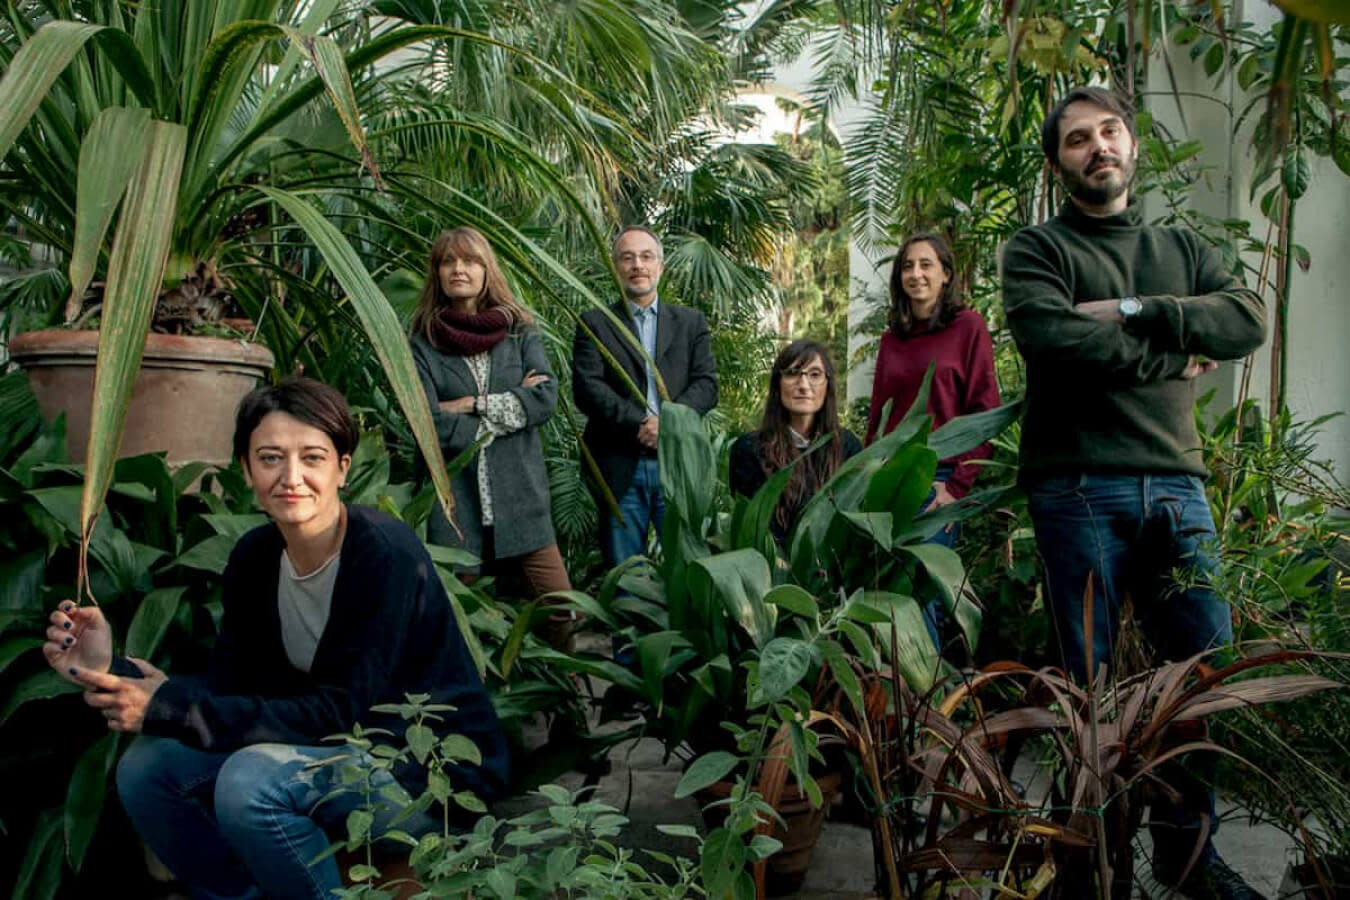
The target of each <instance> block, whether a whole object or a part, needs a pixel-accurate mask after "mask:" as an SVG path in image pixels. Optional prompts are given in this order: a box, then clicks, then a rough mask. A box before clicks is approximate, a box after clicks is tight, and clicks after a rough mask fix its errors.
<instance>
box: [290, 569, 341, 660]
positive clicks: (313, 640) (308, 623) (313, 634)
mask: <svg viewBox="0 0 1350 900" xmlns="http://www.w3.org/2000/svg"><path fill="white" fill-rule="evenodd" d="M339 556H340V554H339V553H334V554H333V555H332V556H331V557H329V558H328V560H327V561H326V562H324V564H323V565H321V566H319V568H317V569H315V570H314V571H313V572H310V573H309V574H308V575H297V574H296V573H295V566H294V565H292V564H291V558H290V557H289V556H287V555H286V551H285V550H282V551H281V578H280V580H279V581H278V582H277V612H278V613H279V614H280V615H281V643H282V644H283V645H285V647H286V658H287V659H289V660H290V661H291V665H293V666H295V667H296V668H297V669H299V670H300V671H302V672H308V671H309V667H310V665H311V664H312V663H313V662H314V651H315V650H317V649H318V647H319V638H321V637H323V629H324V627H325V626H326V625H327V624H328V611H329V609H331V608H332V605H333V585H334V584H336V583H337V573H338V562H339V559H338V557H339Z"/></svg>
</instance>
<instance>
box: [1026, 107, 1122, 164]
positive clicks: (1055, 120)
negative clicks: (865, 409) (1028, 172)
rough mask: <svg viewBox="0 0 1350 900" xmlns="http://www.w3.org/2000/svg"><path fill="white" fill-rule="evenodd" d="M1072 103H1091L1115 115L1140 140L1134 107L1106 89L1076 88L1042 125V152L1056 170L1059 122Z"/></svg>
mask: <svg viewBox="0 0 1350 900" xmlns="http://www.w3.org/2000/svg"><path fill="white" fill-rule="evenodd" d="M1070 103H1090V104H1092V105H1093V106H1096V107H1098V108H1100V109H1104V110H1106V111H1107V112H1112V113H1115V114H1116V115H1118V116H1120V120H1121V121H1122V122H1124V123H1125V127H1126V128H1128V129H1129V130H1130V137H1132V138H1134V139H1135V140H1136V141H1137V140H1139V132H1138V131H1137V130H1136V129H1135V125H1134V107H1132V106H1131V105H1130V104H1129V102H1128V101H1126V99H1125V98H1124V97H1122V96H1120V94H1117V93H1116V92H1115V91H1112V90H1108V89H1106V88H1100V87H1076V88H1074V89H1073V90H1071V91H1069V92H1068V93H1067V94H1065V95H1064V96H1063V97H1061V98H1060V99H1059V102H1058V103H1056V104H1055V105H1054V107H1053V108H1051V110H1050V112H1049V113H1047V114H1046V116H1045V121H1044V122H1042V123H1041V150H1042V152H1044V153H1045V158H1046V159H1047V160H1049V161H1050V165H1052V166H1055V167H1056V168H1058V166H1059V120H1060V119H1062V118H1063V117H1064V110H1065V109H1067V108H1068V106H1069V104H1070Z"/></svg>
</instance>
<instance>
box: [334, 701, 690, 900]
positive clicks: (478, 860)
mask: <svg viewBox="0 0 1350 900" xmlns="http://www.w3.org/2000/svg"><path fill="white" fill-rule="evenodd" d="M442 709H443V707H437V706H435V705H433V704H428V703H426V697H425V696H422V697H418V696H412V695H410V696H409V697H408V698H407V702H406V703H401V704H392V705H390V706H387V707H377V709H376V711H377V712H390V713H397V714H398V715H400V716H402V717H403V718H404V719H405V720H406V721H408V722H409V723H411V724H410V725H409V727H408V729H407V731H406V732H405V739H406V745H405V746H403V747H388V748H387V749H388V751H389V752H386V753H379V754H376V753H373V752H371V743H370V741H369V740H368V739H367V738H365V737H364V733H363V732H362V730H361V728H360V726H357V727H356V728H355V729H354V730H353V732H352V733H351V734H347V735H340V736H339V737H338V739H341V740H343V741H344V742H345V743H346V745H347V748H348V753H347V754H345V755H344V757H343V758H344V760H345V762H344V764H343V765H342V766H341V769H340V771H341V781H342V784H341V785H340V786H339V787H337V788H335V790H334V794H340V793H351V792H356V793H360V794H361V795H362V799H363V804H362V807H361V808H359V809H357V810H355V811H353V812H352V813H351V814H350V815H349V817H348V821H347V839H346V840H345V841H339V842H338V843H336V844H334V845H333V847H332V848H331V849H330V851H329V852H330V853H331V852H336V851H337V850H340V849H346V850H348V851H352V852H356V853H357V854H359V856H360V857H361V858H363V861H362V862H359V863H356V864H354V865H352V866H351V867H350V868H349V869H348V870H347V872H346V873H345V874H346V875H347V877H348V879H349V880H350V882H351V884H352V886H351V887H349V888H344V889H343V890H341V891H339V892H338V894H337V896H339V897H341V898H345V900H362V898H367V900H375V898H388V897H390V896H392V891H393V889H395V888H397V887H398V885H397V884H392V885H385V884H384V883H383V880H382V879H381V874H380V869H379V863H378V862H377V860H376V857H375V845H376V843H377V842H382V843H381V846H390V845H391V844H402V845H403V846H404V847H406V848H408V850H409V853H408V855H407V859H408V862H409V863H410V864H411V866H412V868H413V870H414V872H415V873H416V876H417V878H418V880H419V881H420V882H421V884H422V885H423V886H424V888H425V892H424V893H421V894H419V896H423V897H463V896H468V895H472V896H474V897H497V898H501V900H512V898H516V897H521V898H549V897H556V896H569V897H584V898H592V900H609V898H613V900H627V898H650V900H675V898H680V897H697V896H700V895H701V893H702V892H701V891H700V890H699V889H698V886H697V884H698V870H697V869H696V868H695V866H694V863H692V862H691V861H689V860H687V859H684V858H675V857H671V856H669V855H667V854H664V853H658V852H654V851H644V852H643V854H642V855H638V854H635V853H633V852H632V851H629V850H624V849H620V848H619V847H618V846H616V844H617V842H618V839H619V838H620V837H621V835H622V833H623V830H624V828H625V827H626V826H627V825H628V819H627V818H625V817H624V816H623V815H620V814H619V811H618V810H617V809H615V808H614V807H612V806H609V805H607V804H604V803H599V802H597V801H594V800H590V799H587V798H586V797H585V792H584V791H579V792H572V791H568V790H567V789H566V788H563V787H560V786H559V785H556V784H545V785H543V786H541V787H540V788H539V789H538V790H537V791H536V792H535V793H534V795H533V796H534V797H536V798H538V800H539V801H540V802H539V803H537V804H535V806H536V808H535V809H533V810H531V811H529V812H525V813H522V814H520V815H516V816H513V817H511V818H507V819H500V818H497V817H496V816H494V815H491V814H488V813H487V812H486V810H484V809H483V808H482V806H481V804H479V803H478V802H477V800H476V798H474V797H473V795H472V794H467V793H464V792H458V791H456V790H455V788H454V785H453V783H452V782H451V780H450V777H449V774H448V771H447V769H446V767H447V765H450V764H453V763H455V762H460V761H470V762H472V761H473V758H472V756H473V753H471V752H470V751H473V752H476V748H475V747H474V745H473V743H472V742H471V741H469V740H467V739H464V738H461V737H459V736H458V735H450V736H448V737H446V738H444V739H443V740H441V741H440V742H436V741H434V739H433V740H430V741H428V740H426V739H425V738H424V737H423V735H425V734H428V733H430V728H428V727H427V724H426V723H427V722H428V721H431V720H432V719H434V718H435V716H436V714H437V712H438V711H440V710H442ZM409 757H412V758H414V759H416V761H417V762H418V764H420V765H423V766H425V767H426V770H427V774H428V778H427V783H428V787H427V791H426V793H425V794H423V795H422V796H421V797H418V798H416V799H409V798H407V797H406V796H403V797H400V796H397V794H398V792H384V793H381V792H379V791H377V790H375V789H374V788H373V786H372V784H373V781H374V779H375V776H376V775H377V774H379V773H388V772H389V771H391V770H392V768H393V766H394V765H395V763H397V762H400V761H404V760H407V759H408V758H409ZM450 802H453V803H456V804H458V805H461V806H464V807H465V808H467V809H468V810H469V811H471V812H475V813H478V814H480V816H479V818H478V820H477V822H476V823H475V824H474V826H473V828H472V829H471V830H469V831H459V830H455V829H452V828H451V826H450V820H449V818H448V812H447V813H446V815H445V817H444V818H443V825H442V829H441V830H440V831H439V832H436V831H432V832H430V833H428V834H424V835H421V836H417V837H415V836H413V835H410V834H408V833H407V832H405V831H401V830H399V829H398V825H399V824H400V822H403V821H407V818H408V816H410V815H411V814H413V813H421V812H425V811H429V810H430V811H433V812H434V811H436V810H442V811H445V810H447V809H448V806H447V804H448V803H450ZM389 804H393V807H392V809H391V811H393V812H394V816H393V819H392V822H393V826H394V827H393V829H392V830H391V831H389V832H388V833H386V834H384V835H376V834H373V833H372V829H371V825H372V823H373V821H374V818H375V812H376V811H377V810H378V809H379V808H380V807H381V806H385V805H389ZM663 830H664V831H666V833H668V834H672V835H674V836H679V837H688V838H692V839H693V840H694V841H695V842H697V840H698V835H697V833H696V832H693V831H692V830H691V829H687V828H680V827H666V828H663ZM697 846H698V845H697V843H695V845H694V847H695V849H697ZM644 862H646V863H647V867H644V865H643V863H644ZM658 866H659V867H660V868H661V869H662V871H664V872H665V873H667V874H665V875H664V876H663V875H661V874H658V873H657V872H655V871H653V870H654V869H656V868H657V867H658Z"/></svg>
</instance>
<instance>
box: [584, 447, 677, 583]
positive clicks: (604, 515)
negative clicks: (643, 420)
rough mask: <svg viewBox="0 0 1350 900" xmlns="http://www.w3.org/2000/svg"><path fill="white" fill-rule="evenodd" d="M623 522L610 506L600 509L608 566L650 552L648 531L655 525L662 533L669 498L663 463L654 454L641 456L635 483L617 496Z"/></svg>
mask: <svg viewBox="0 0 1350 900" xmlns="http://www.w3.org/2000/svg"><path fill="white" fill-rule="evenodd" d="M616 499H617V500H618V502H619V511H620V512H622V513H623V522H620V521H619V520H618V519H617V518H615V517H614V516H613V515H612V514H610V513H609V511H608V510H601V521H600V550H601V553H602V554H603V555H604V557H605V565H606V566H607V567H609V568H613V567H614V566H617V565H618V564H619V563H621V562H623V561H624V560H626V559H628V558H630V557H633V556H638V555H640V554H643V553H646V552H647V532H648V530H649V529H650V528H651V527H652V526H653V525H655V526H656V533H657V534H658V535H659V534H660V533H661V523H662V522H663V521H664V520H665V517H666V501H665V498H664V497H663V496H662V495H661V466H660V464H659V463H658V462H657V459H656V457H655V456H642V457H639V458H638V461H637V469H636V470H634V472H633V483H632V484H630V485H629V486H628V490H626V491H624V494H623V496H622V497H618V498H616Z"/></svg>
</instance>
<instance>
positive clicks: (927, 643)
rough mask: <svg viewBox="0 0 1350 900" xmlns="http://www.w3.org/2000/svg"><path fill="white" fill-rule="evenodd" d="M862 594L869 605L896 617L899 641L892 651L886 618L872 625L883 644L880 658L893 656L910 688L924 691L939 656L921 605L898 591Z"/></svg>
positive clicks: (938, 662)
mask: <svg viewBox="0 0 1350 900" xmlns="http://www.w3.org/2000/svg"><path fill="white" fill-rule="evenodd" d="M865 596H866V598H867V601H868V603H870V604H871V605H872V606H874V607H876V608H878V609H886V610H890V612H891V614H892V616H893V617H894V620H895V636H896V639H897V640H898V642H899V643H898V644H897V646H896V647H895V648H894V653H891V652H890V645H891V624H890V623H889V622H887V623H882V624H877V625H874V626H873V631H874V633H875V635H876V636H877V638H878V639H879V640H880V641H881V644H882V646H883V647H884V648H886V652H885V653H884V654H883V659H884V660H885V661H886V662H888V663H889V662H891V661H892V660H894V662H895V664H896V665H897V666H898V668H899V670H900V674H901V675H902V676H903V677H904V679H905V683H906V684H907V685H909V687H910V689H911V690H913V691H914V692H915V693H917V694H920V695H922V694H926V693H927V692H928V691H929V690H930V689H932V687H933V682H934V680H935V679H936V677H937V673H938V668H939V665H940V657H939V656H938V651H937V648H936V647H934V646H933V638H932V636H931V635H929V633H928V625H927V623H926V622H925V621H924V617H923V609H922V608H921V607H920V605H919V603H918V601H916V600H915V599H914V598H913V597H905V596H902V595H900V594H891V593H886V592H883V591H869V592H867V594H866V595H865Z"/></svg>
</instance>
